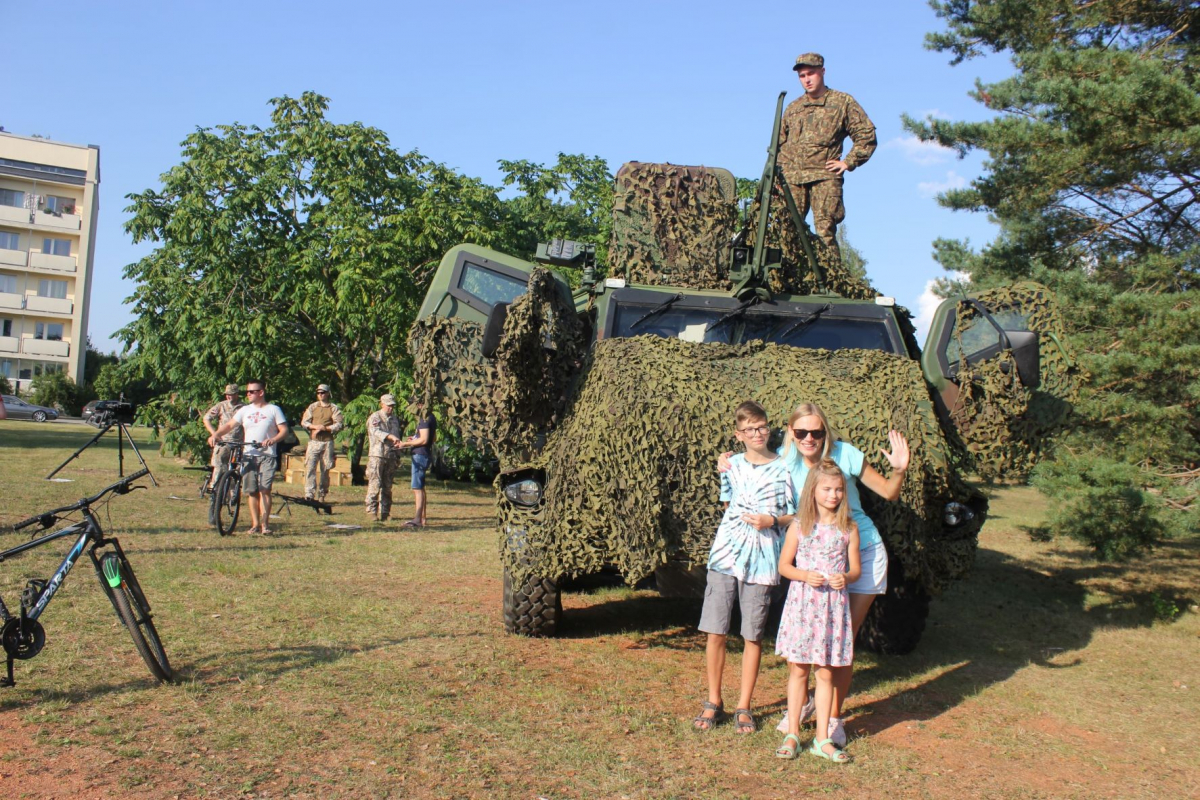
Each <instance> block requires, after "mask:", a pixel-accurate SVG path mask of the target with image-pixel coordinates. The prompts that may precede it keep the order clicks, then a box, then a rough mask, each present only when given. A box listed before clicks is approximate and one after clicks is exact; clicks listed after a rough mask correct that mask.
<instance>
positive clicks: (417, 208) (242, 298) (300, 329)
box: [118, 92, 506, 436]
mask: <svg viewBox="0 0 1200 800" xmlns="http://www.w3.org/2000/svg"><path fill="white" fill-rule="evenodd" d="M270 105H271V115H270V118H271V125H270V126H269V127H266V128H259V127H258V126H255V125H243V124H240V123H233V124H229V125H220V126H217V127H216V128H200V129H198V130H196V131H195V132H194V133H192V134H191V135H189V136H188V137H187V138H186V139H185V140H184V141H183V143H182V148H183V153H182V155H183V158H182V161H181V163H179V164H177V165H176V166H174V167H172V168H171V169H169V170H168V171H167V172H166V173H164V174H163V175H162V176H161V183H162V185H161V188H159V189H147V190H146V191H143V192H140V193H135V194H131V195H129V200H130V201H131V204H130V206H129V207H128V209H127V211H128V212H129V213H130V214H132V217H131V218H130V220H129V221H128V222H127V223H126V225H125V229H126V231H127V232H128V233H129V234H130V235H131V236H132V238H133V240H134V241H135V242H151V243H153V244H154V245H155V249H154V250H153V252H151V253H150V254H149V255H147V256H145V257H144V258H142V259H141V260H139V261H137V262H136V263H133V264H130V265H129V266H127V267H126V268H125V276H126V277H127V278H129V279H131V280H133V281H134V282H135V283H136V284H137V288H136V290H135V292H134V294H133V296H132V297H131V298H130V300H131V302H132V303H133V308H134V314H135V317H136V318H135V320H134V321H133V322H131V323H130V324H129V325H127V326H126V327H125V328H123V329H122V330H121V331H120V332H119V333H118V335H119V336H120V338H121V339H122V340H123V341H124V342H125V344H126V348H127V352H128V353H129V362H130V363H129V367H128V372H127V375H128V377H130V378H141V379H147V380H149V381H151V383H152V384H153V386H154V387H155V388H156V389H157V390H158V391H159V392H168V391H169V392H173V393H175V394H176V395H177V397H178V400H179V402H182V403H184V404H185V405H187V406H188V407H190V408H192V409H203V408H207V406H208V405H209V404H210V403H211V402H213V400H214V399H215V398H216V395H217V393H218V392H219V391H220V388H221V386H222V385H223V384H225V383H227V382H230V381H232V382H241V381H244V380H246V379H247V378H249V377H251V376H261V377H264V378H266V379H267V381H268V393H269V394H268V396H269V397H270V398H271V399H272V400H273V401H275V402H280V403H281V404H282V405H284V407H285V408H287V409H290V410H291V411H292V412H293V413H294V412H298V411H299V409H300V408H303V407H304V405H307V403H308V402H310V401H311V399H312V392H313V387H315V386H316V385H317V384H318V383H322V382H323V383H328V384H330V385H331V387H332V389H333V393H334V397H335V399H336V400H337V401H338V402H340V403H341V404H342V405H348V404H349V403H351V402H352V401H354V400H356V399H358V398H360V397H370V396H372V395H374V396H376V397H377V396H378V393H379V389H380V388H381V387H385V386H388V385H390V384H392V383H393V382H395V381H396V380H397V377H398V376H399V375H401V374H404V373H405V372H407V371H408V370H409V369H410V366H409V361H408V354H407V350H406V347H405V339H406V336H407V333H408V329H409V327H410V325H411V324H412V321H413V319H414V317H415V315H416V312H417V309H418V307H419V304H420V301H421V299H422V297H423V294H424V288H425V285H426V283H427V281H428V278H429V276H430V275H431V274H432V271H433V270H434V268H436V266H437V263H438V260H439V259H440V257H441V255H442V253H443V252H444V251H445V250H446V249H447V248H449V247H450V246H452V245H454V244H457V243H459V242H464V241H474V242H479V243H482V244H496V243H498V242H499V240H500V236H501V231H503V230H504V221H505V219H506V214H505V210H504V208H503V205H502V204H501V202H500V201H499V199H498V198H497V196H496V192H495V190H494V189H492V188H491V187H488V186H486V185H484V184H483V183H481V182H480V181H478V180H476V179H472V178H467V177H464V176H461V175H459V174H457V173H455V172H454V171H452V170H450V169H448V168H446V167H444V166H442V165H439V164H436V163H433V162H431V161H429V160H428V159H426V158H424V157H423V156H421V155H420V154H419V153H417V152H416V151H412V152H408V153H399V152H397V151H395V150H393V149H392V147H391V146H390V145H389V143H388V140H387V137H386V136H385V135H384V133H383V132H382V131H380V130H378V129H376V128H372V127H368V126H366V125H364V124H362V123H359V122H354V123H348V124H342V123H335V122H332V121H330V120H329V119H327V118H326V116H325V112H326V110H327V108H328V100H327V99H326V98H324V97H321V96H320V95H317V94H315V93H312V92H305V93H304V94H303V95H302V96H301V97H300V98H291V97H279V98H275V99H274V100H272V101H271V103H270ZM175 416H178V415H177V414H176V415H175ZM295 421H296V420H293V422H295ZM187 424H189V425H191V426H193V427H199V422H198V421H195V420H192V421H191V422H189V423H187ZM354 433H355V434H357V435H359V436H361V434H362V431H355V432H354Z"/></svg>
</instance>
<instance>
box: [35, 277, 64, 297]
mask: <svg viewBox="0 0 1200 800" xmlns="http://www.w3.org/2000/svg"><path fill="white" fill-rule="evenodd" d="M38 297H54V298H57V299H59V300H66V299H67V282H66V281H51V280H40V281H38Z"/></svg>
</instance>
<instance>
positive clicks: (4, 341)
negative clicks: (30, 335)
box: [0, 336, 21, 353]
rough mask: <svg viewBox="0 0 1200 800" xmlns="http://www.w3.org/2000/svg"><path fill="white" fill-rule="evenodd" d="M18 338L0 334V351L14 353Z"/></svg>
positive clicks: (18, 342)
mask: <svg viewBox="0 0 1200 800" xmlns="http://www.w3.org/2000/svg"><path fill="white" fill-rule="evenodd" d="M20 341H21V340H20V339H18V338H17V337H15V336H0V353H15V352H17V346H18V345H19V344H20Z"/></svg>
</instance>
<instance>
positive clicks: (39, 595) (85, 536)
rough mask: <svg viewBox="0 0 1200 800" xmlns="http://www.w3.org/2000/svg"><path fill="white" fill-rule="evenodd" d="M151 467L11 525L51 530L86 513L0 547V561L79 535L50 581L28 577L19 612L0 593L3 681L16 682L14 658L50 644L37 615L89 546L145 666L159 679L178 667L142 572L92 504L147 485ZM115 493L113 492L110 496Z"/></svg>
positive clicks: (106, 590) (30, 654)
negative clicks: (169, 655) (137, 571)
mask: <svg viewBox="0 0 1200 800" xmlns="http://www.w3.org/2000/svg"><path fill="white" fill-rule="evenodd" d="M149 473H150V470H148V469H143V470H140V471H138V472H135V473H134V474H132V475H130V476H129V477H127V478H122V479H121V480H119V481H117V482H116V483H114V484H112V485H111V486H106V487H105V488H103V489H101V490H100V491H99V492H97V493H96V494H94V495H92V496H91V497H85V498H83V499H82V500H79V501H78V502H76V503H72V504H71V505H69V506H63V507H62V508H53V509H50V510H49V511H43V512H42V513H41V514H37V515H35V516H32V517H30V518H29V519H25V520H22V521H21V522H18V523H17V524H16V525H13V526H12V529H13V530H14V531H18V530H21V529H22V528H27V527H29V526H30V525H34V524H38V525H40V526H41V529H42V530H46V529H48V528H50V527H52V526H53V525H54V523H55V522H57V521H58V520H60V519H62V518H63V515H65V514H69V513H71V512H73V511H78V512H80V513H81V514H82V515H83V519H82V520H80V521H79V522H74V523H72V524H70V525H68V526H67V527H65V528H63V529H61V530H57V531H54V532H53V533H48V534H46V535H45V536H40V537H38V538H35V539H32V540H31V541H28V542H26V543H25V544H22V545H18V546H16V547H14V548H12V549H10V550H4V551H2V552H0V563H3V562H4V561H6V560H8V559H10V558H12V557H13V556H17V555H20V554H21V553H24V552H26V551H29V550H32V549H34V548H36V547H41V546H43V545H46V544H49V543H50V542H53V541H56V540H58V539H64V538H67V537H70V536H77V537H78V538H77V539H76V540H75V544H74V545H72V547H71V549H70V551H69V552H68V553H67V555H66V558H64V559H63V561H62V564H61V565H59V567H58V569H57V570H56V571H55V573H54V577H52V578H50V580H48V581H46V580H30V581H28V582H27V583H26V585H25V590H24V591H23V592H22V593H21V609H20V614H19V615H18V616H13V615H12V614H11V613H10V612H9V610H8V607H7V606H6V605H5V604H4V600H3V599H2V598H0V623H2V625H0V643H2V644H3V647H4V652H5V654H6V655H7V658H8V664H7V665H8V675H7V677H0V686H15V685H16V683H15V681H14V680H13V661H14V660H19V661H25V660H28V659H31V658H33V657H34V656H36V655H37V654H38V653H40V652H41V651H42V648H43V647H44V646H45V644H46V633H45V630H44V629H43V628H42V624H41V623H40V622H39V621H38V619H39V618H40V617H41V616H42V612H44V611H45V610H46V607H47V606H48V605H49V604H50V600H51V599H52V598H53V597H54V595H55V594H56V593H57V592H58V590H59V589H61V588H62V585H63V582H64V581H65V580H66V578H67V575H68V574H69V573H70V572H71V568H72V567H74V566H75V564H76V562H77V561H78V560H79V558H80V556H81V555H82V554H83V552H84V550H85V549H87V554H88V557H89V558H90V559H91V560H92V566H93V567H95V569H96V576H97V577H98V578H99V579H100V586H101V587H102V588H103V589H104V593H105V594H106V595H107V596H108V599H109V601H110V602H111V603H112V604H113V608H114V609H115V610H116V612H117V618H118V619H120V620H121V624H123V625H124V626H125V629H126V630H128V631H129V635H130V636H131V637H132V638H133V644H134V647H136V648H137V651H138V654H139V655H140V656H141V657H142V660H143V661H145V662H146V666H147V667H149V668H150V674H151V675H153V676H154V677H155V678H156V679H157V680H158V681H160V682H161V681H169V680H171V678H172V676H173V674H174V673H172V671H171V665H170V663H169V662H168V661H167V654H166V652H164V651H163V646H162V642H161V641H160V640H159V638H158V631H157V630H156V629H155V627H154V621H153V617H152V615H151V613H150V603H149V602H148V601H147V600H146V595H145V593H144V592H142V587H141V584H139V583H138V580H137V577H136V576H135V575H134V573H133V567H132V566H131V565H130V563H129V559H128V558H126V556H125V551H124V550H122V549H121V543H120V542H118V541H117V540H116V538H114V537H110V536H105V535H104V531H103V530H102V529H101V527H100V521H99V520H98V519H97V518H96V514H95V513H94V512H93V510H92V506H93V505H95V504H96V503H98V502H99V501H100V500H101V499H102V498H104V497H105V496H106V495H108V494H110V493H111V494H114V495H117V494H129V493H130V492H131V491H133V490H134V489H144V488H145V487H144V486H134V485H133V482H134V481H136V480H138V479H139V478H143V477H145V476H146V475H148V474H149ZM111 499H112V498H111V497H110V498H109V500H111ZM89 545H90V547H89Z"/></svg>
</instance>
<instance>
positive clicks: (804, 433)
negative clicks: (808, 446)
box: [792, 428, 825, 442]
mask: <svg viewBox="0 0 1200 800" xmlns="http://www.w3.org/2000/svg"><path fill="white" fill-rule="evenodd" d="M792 436H794V437H795V438H796V441H797V442H802V441H804V440H805V439H807V438H808V437H809V436H811V437H812V438H813V441H816V442H819V441H821V440H822V439H824V438H825V429H824V428H817V429H816V430H815V431H809V430H805V429H804V428H792Z"/></svg>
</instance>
